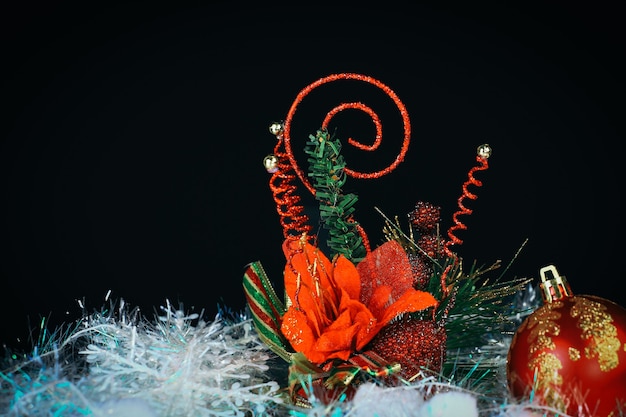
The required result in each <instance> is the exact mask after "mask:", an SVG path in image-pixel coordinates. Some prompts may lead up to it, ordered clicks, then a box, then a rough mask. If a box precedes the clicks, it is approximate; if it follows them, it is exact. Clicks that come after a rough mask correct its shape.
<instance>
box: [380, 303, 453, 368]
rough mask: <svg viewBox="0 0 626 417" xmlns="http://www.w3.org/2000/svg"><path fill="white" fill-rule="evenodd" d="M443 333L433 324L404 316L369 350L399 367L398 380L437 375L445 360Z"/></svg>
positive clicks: (440, 326) (431, 321)
mask: <svg viewBox="0 0 626 417" xmlns="http://www.w3.org/2000/svg"><path fill="white" fill-rule="evenodd" d="M446 340H447V335H446V330H445V328H444V326H443V325H442V324H439V323H437V322H435V321H434V320H422V319H418V318H413V317H411V316H409V315H405V316H403V317H402V318H399V319H398V320H397V321H394V322H392V323H390V324H389V325H387V326H385V327H384V328H383V329H382V330H381V331H380V332H379V333H378V334H377V335H376V337H374V339H373V340H372V341H371V342H370V344H369V346H368V349H369V350H372V351H374V352H376V353H377V354H379V355H380V356H381V357H383V358H385V359H386V360H387V361H389V362H397V363H399V364H400V365H401V366H402V367H401V370H400V373H399V376H400V377H402V378H404V379H407V380H409V379H412V378H414V377H415V376H416V375H418V374H419V373H420V372H421V373H422V375H424V374H425V375H431V374H432V375H437V374H439V372H440V371H441V368H442V366H443V363H444V361H445V359H446Z"/></svg>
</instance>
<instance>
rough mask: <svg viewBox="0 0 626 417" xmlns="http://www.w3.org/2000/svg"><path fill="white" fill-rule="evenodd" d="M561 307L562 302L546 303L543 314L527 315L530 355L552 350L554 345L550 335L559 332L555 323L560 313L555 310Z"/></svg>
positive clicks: (555, 334) (559, 329) (556, 334)
mask: <svg viewBox="0 0 626 417" xmlns="http://www.w3.org/2000/svg"><path fill="white" fill-rule="evenodd" d="M561 307H563V303H560V302H556V303H552V304H546V305H545V306H544V307H543V308H544V310H546V311H545V313H544V314H535V315H533V316H530V317H529V320H528V328H529V332H528V345H529V346H530V352H529V354H530V355H531V356H532V355H534V354H535V353H536V352H539V351H541V350H544V349H548V350H553V349H554V348H555V347H556V345H555V344H554V341H553V340H552V337H551V336H558V335H559V334H560V333H561V328H560V327H559V325H558V324H557V323H556V321H557V320H559V319H560V318H561V313H559V312H558V311H555V309H558V308H561Z"/></svg>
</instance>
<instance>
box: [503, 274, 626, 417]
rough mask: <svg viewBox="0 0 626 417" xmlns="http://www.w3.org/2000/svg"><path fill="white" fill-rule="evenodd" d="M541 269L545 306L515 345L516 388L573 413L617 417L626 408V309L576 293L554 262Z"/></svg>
mask: <svg viewBox="0 0 626 417" xmlns="http://www.w3.org/2000/svg"><path fill="white" fill-rule="evenodd" d="M547 272H551V273H552V275H553V278H552V279H547V278H546V275H545V274H546V273H547ZM540 273H541V280H542V283H541V288H542V290H543V293H542V295H543V299H544V305H542V306H541V307H539V308H538V309H537V310H536V311H534V312H533V313H532V314H531V315H530V316H528V317H527V318H526V319H525V320H524V321H523V322H522V324H521V325H520V326H519V328H518V329H517V331H516V332H515V335H514V336H513V339H512V341H511V345H510V347H509V352H508V358H507V380H508V384H509V388H510V390H511V393H512V394H513V395H514V396H515V397H516V398H518V399H520V400H528V399H529V398H530V397H531V396H533V397H534V398H535V399H536V400H537V401H538V402H539V403H540V404H542V405H546V406H550V407H553V408H555V409H557V410H559V411H560V412H561V413H565V414H567V415H570V416H578V417H617V416H618V415H620V414H619V413H618V410H620V409H621V410H626V309H624V308H623V307H621V306H619V305H617V304H615V303H613V302H612V301H609V300H606V299H604V298H601V297H596V296H592V295H576V296H575V295H573V294H572V292H571V289H570V287H569V284H568V283H567V281H566V280H565V277H562V276H559V275H558V273H557V271H556V268H554V267H553V266H548V267H545V268H542V269H541V271H540Z"/></svg>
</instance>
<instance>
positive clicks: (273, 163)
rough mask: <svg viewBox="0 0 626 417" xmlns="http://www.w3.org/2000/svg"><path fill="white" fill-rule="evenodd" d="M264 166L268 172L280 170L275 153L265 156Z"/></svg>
mask: <svg viewBox="0 0 626 417" xmlns="http://www.w3.org/2000/svg"><path fill="white" fill-rule="evenodd" d="M263 166H264V167H265V170H266V171H267V172H269V173H270V174H273V173H274V172H276V171H278V157H277V156H276V155H273V154H269V155H267V156H266V157H265V158H263Z"/></svg>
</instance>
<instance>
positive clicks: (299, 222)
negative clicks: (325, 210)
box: [272, 73, 411, 253]
mask: <svg viewBox="0 0 626 417" xmlns="http://www.w3.org/2000/svg"><path fill="white" fill-rule="evenodd" d="M337 80H358V81H363V82H366V83H369V84H372V85H374V86H376V87H378V88H380V89H381V90H382V91H383V92H384V93H385V94H386V95H387V96H388V97H390V98H391V99H392V100H393V101H394V103H395V104H396V106H397V107H398V109H399V110H400V114H401V116H402V122H403V126H404V138H403V141H402V147H401V149H400V153H399V154H398V155H397V156H396V158H395V160H394V161H393V162H392V163H391V164H389V165H388V166H386V167H385V168H383V169H381V170H379V171H374V172H359V171H355V170H352V169H350V168H347V167H346V168H344V172H345V173H346V175H348V176H351V177H354V178H359V179H370V178H379V177H382V176H383V175H386V174H388V173H390V172H391V171H393V170H394V169H396V167H397V166H398V165H399V164H400V163H401V162H402V161H403V160H404V157H405V155H406V153H407V150H408V147H409V143H410V137H411V123H410V120H409V115H408V111H407V110H406V107H405V106H404V103H402V101H401V100H400V99H399V98H398V96H397V95H396V93H394V92H393V91H392V90H391V89H390V88H389V87H388V86H387V85H385V84H383V83H382V82H380V81H378V80H376V79H375V78H372V77H369V76H366V75H361V74H354V73H339V74H332V75H329V76H326V77H323V78H320V79H318V80H317V81H315V82H313V83H311V84H309V85H308V86H306V87H305V88H303V89H302V90H301V91H300V93H298V95H297V96H296V99H295V100H294V101H293V103H292V105H291V108H290V109H289V112H288V113H287V118H286V119H285V122H284V124H283V132H282V139H283V141H284V148H285V152H284V154H281V155H279V154H278V153H276V155H277V156H278V157H279V159H280V160H282V157H283V156H286V157H287V158H288V159H289V161H290V163H291V169H292V170H293V172H295V174H296V175H297V176H298V178H300V181H302V183H303V184H304V186H305V187H306V188H307V189H308V190H309V192H310V193H311V194H313V195H315V188H314V187H313V186H312V185H311V183H310V182H309V181H308V179H307V178H306V176H305V174H304V172H303V171H302V169H301V168H300V167H299V166H298V162H297V161H296V158H295V156H294V153H293V150H292V148H291V135H290V133H291V122H292V119H293V116H294V114H295V112H296V109H297V107H298V105H299V104H300V103H301V102H302V100H303V99H304V97H306V96H307V95H308V94H309V93H310V92H311V91H312V90H313V89H315V88H317V87H319V86H320V85H322V84H326V83H328V82H332V81H337ZM346 109H357V110H361V111H363V112H365V113H367V114H368V115H369V116H370V117H371V119H372V121H373V123H374V126H375V128H376V137H375V140H374V143H372V144H371V145H366V144H363V143H361V142H358V141H356V140H354V139H352V138H348V143H349V144H350V145H352V146H354V147H356V148H358V149H361V150H364V151H375V150H376V149H378V147H379V146H380V143H381V141H382V124H381V122H380V118H379V117H378V115H377V114H376V112H375V111H374V110H372V109H371V108H370V107H368V106H367V105H365V104H363V103H359V102H353V103H342V104H340V105H339V106H336V107H335V108H333V109H332V110H331V111H329V112H328V113H327V114H326V117H325V118H324V120H323V122H322V128H324V129H325V128H326V127H327V126H328V123H329V122H330V120H331V119H332V118H333V117H334V116H335V115H336V114H337V113H339V112H341V111H343V110H346ZM284 168H286V167H285V166H280V165H279V170H278V171H277V172H276V173H275V174H274V175H275V176H276V177H277V178H278V177H280V178H281V181H276V182H275V184H276V185H274V187H275V188H272V191H274V190H275V189H276V191H274V196H275V200H277V204H281V205H282V207H283V210H282V211H281V210H279V214H280V215H281V223H282V224H283V230H284V234H285V236H288V235H292V233H294V232H300V231H302V230H305V229H306V230H310V226H306V225H305V222H306V221H308V219H307V218H306V217H305V216H304V215H303V214H301V210H300V206H297V205H296V203H298V202H299V201H300V200H299V199H295V198H296V195H295V194H294V191H295V190H294V189H293V188H291V185H290V184H291V181H292V180H293V177H292V176H290V175H291V174H288V173H287V172H288V171H287V170H284ZM272 183H274V178H273V179H272ZM284 184H286V185H284ZM277 191H280V192H279V193H277ZM277 195H278V199H277V198H276V196H277ZM281 213H282V214H281ZM351 220H352V219H351ZM357 230H358V233H359V235H360V236H361V239H362V241H363V244H364V246H365V250H366V251H367V252H368V253H369V252H370V251H371V248H370V244H369V239H368V237H367V234H366V233H365V230H364V229H363V227H361V226H358V227H357Z"/></svg>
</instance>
